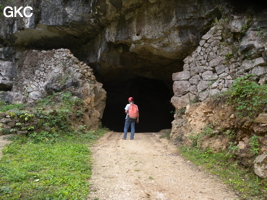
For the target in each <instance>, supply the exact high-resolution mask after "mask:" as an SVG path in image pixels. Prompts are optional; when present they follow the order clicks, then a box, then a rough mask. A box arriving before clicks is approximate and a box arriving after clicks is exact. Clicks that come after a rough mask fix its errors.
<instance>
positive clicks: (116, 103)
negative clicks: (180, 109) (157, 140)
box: [102, 77, 175, 132]
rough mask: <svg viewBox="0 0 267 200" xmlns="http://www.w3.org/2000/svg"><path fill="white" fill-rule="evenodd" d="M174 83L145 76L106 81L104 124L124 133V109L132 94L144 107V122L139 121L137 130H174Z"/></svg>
mask: <svg viewBox="0 0 267 200" xmlns="http://www.w3.org/2000/svg"><path fill="white" fill-rule="evenodd" d="M171 85H172V82H171V81H163V80H157V79H149V78H144V77H135V78H132V79H128V80H124V81H119V80H113V81H108V82H106V83H103V88H104V89H105V90H106V91H107V100H106V108H105V110H104V114H103V118H102V125H103V126H104V127H107V128H109V129H110V130H112V131H117V132H123V127H124V121H125V113H124V108H125V105H126V104H127V103H128V102H127V99H128V97H130V96H132V97H134V99H135V103H136V104H137V105H138V107H139V110H140V122H139V123H138V124H136V132H158V131H160V130H162V129H170V128H171V122H172V120H173V112H174V110H175V109H174V107H173V106H172V104H171V103H170V99H171V97H172V96H173V93H172V89H171V88H172V87H171Z"/></svg>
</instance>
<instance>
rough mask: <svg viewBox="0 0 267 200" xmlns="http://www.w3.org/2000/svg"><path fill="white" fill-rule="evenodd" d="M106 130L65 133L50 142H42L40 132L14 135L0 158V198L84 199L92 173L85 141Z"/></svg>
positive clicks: (87, 143) (86, 195)
mask: <svg viewBox="0 0 267 200" xmlns="http://www.w3.org/2000/svg"><path fill="white" fill-rule="evenodd" d="M105 131H106V130H104V129H102V130H98V131H88V132H87V133H86V134H82V135H77V134H76V135H75V134H74V135H72V136H64V137H61V138H60V139H58V140H57V141H56V142H54V143H53V144H51V142H49V140H48V142H44V141H45V140H44V139H43V137H45V136H44V135H42V134H40V135H39V136H36V138H34V139H32V138H31V137H30V138H28V137H25V136H18V137H16V138H15V140H14V141H13V142H12V143H11V144H10V145H9V146H7V147H6V148H5V149H4V150H3V153H4V156H3V158H2V160H1V161H0V177H1V180H0V199H10V200H12V199H25V200H26V199H27V200H29V199H77V200H81V199H86V197H88V192H89V190H88V189H89V182H88V180H89V178H90V175H91V162H90V150H89V149H88V145H90V144H91V143H92V142H93V141H94V140H95V139H96V138H98V137H99V136H101V135H102V134H103V133H104V132H105ZM37 137H40V138H39V139H38V138H37ZM36 141H42V142H38V143H36Z"/></svg>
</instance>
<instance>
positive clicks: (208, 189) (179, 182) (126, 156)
mask: <svg viewBox="0 0 267 200" xmlns="http://www.w3.org/2000/svg"><path fill="white" fill-rule="evenodd" d="M158 136H159V135H158V134H156V133H136V135H135V139H134V140H129V139H128V140H122V133H116V132H110V133H107V134H106V135H104V136H103V137H102V138H101V139H100V140H99V141H98V143H97V144H95V145H94V146H93V148H92V151H93V174H92V179H91V183H92V189H93V192H91V194H90V198H89V199H88V200H96V199H97V200H98V199H99V200H105V199H107V200H141V199H150V200H187V199H190V200H233V199H238V196H237V195H236V194H235V193H234V192H232V191H231V190H230V189H229V188H227V186H225V185H224V184H222V183H221V182H220V181H219V180H218V179H216V178H215V177H213V176H211V175H208V174H206V173H204V172H202V171H201V170H199V169H198V168H197V167H195V166H194V165H193V164H191V163H190V162H189V161H186V160H184V159H183V158H182V157H181V156H179V154H178V153H177V147H175V146H174V145H172V144H171V143H170V142H169V141H168V140H166V139H159V137H158Z"/></svg>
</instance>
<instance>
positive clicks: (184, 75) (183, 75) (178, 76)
mask: <svg viewBox="0 0 267 200" xmlns="http://www.w3.org/2000/svg"><path fill="white" fill-rule="evenodd" d="M190 75H191V74H190V71H181V72H177V73H173V74H172V80H173V81H184V80H188V79H189V78H190Z"/></svg>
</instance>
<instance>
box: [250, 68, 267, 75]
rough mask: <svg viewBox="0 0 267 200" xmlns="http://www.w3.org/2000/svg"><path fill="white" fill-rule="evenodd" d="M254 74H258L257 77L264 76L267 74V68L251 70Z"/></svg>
mask: <svg viewBox="0 0 267 200" xmlns="http://www.w3.org/2000/svg"><path fill="white" fill-rule="evenodd" d="M251 73H252V74H256V75H257V76H261V75H264V74H267V66H258V67H254V68H253V69H252V70H251Z"/></svg>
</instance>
